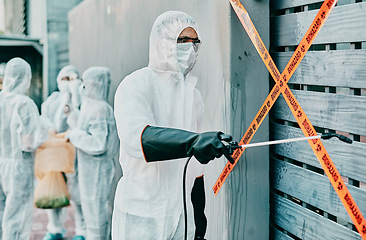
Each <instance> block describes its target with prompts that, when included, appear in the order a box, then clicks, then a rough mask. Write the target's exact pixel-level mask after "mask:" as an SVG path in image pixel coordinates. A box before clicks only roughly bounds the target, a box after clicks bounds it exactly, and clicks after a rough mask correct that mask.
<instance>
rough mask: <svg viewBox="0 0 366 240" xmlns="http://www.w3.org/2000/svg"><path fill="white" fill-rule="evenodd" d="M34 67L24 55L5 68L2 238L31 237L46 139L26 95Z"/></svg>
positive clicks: (0, 143)
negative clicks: (37, 170) (38, 155)
mask: <svg viewBox="0 0 366 240" xmlns="http://www.w3.org/2000/svg"><path fill="white" fill-rule="evenodd" d="M31 76H32V75H31V68H30V66H29V64H28V63H27V62H26V61H24V60H23V59H21V58H13V59H11V60H10V61H9V62H8V63H7V65H6V67H5V76H4V81H3V90H2V92H0V239H3V240H8V239H12V240H18V239H24V240H28V239H29V235H30V231H31V226H32V210H33V182H34V181H33V178H34V151H35V150H36V149H37V148H38V147H39V146H40V145H41V144H42V143H43V142H44V141H45V140H46V139H47V129H44V128H43V127H42V124H41V119H40V116H39V112H38V109H37V106H36V104H35V103H34V102H33V100H31V99H30V98H29V97H28V96H26V95H24V94H25V92H26V91H27V90H28V88H29V86H30V82H31Z"/></svg>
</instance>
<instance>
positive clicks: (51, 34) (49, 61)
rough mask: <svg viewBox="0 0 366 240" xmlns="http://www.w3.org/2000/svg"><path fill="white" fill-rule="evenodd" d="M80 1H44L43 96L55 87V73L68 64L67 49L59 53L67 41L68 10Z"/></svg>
mask: <svg viewBox="0 0 366 240" xmlns="http://www.w3.org/2000/svg"><path fill="white" fill-rule="evenodd" d="M43 1H44V0H43ZM81 1H82V0H63V1H58V0H47V1H45V2H46V13H45V15H46V19H47V30H46V31H47V37H46V40H45V48H46V49H47V50H46V51H47V52H45V61H46V66H45V69H46V72H45V73H44V76H45V78H46V82H47V84H48V86H45V87H46V89H45V91H44V95H45V97H46V96H47V95H49V94H51V93H52V92H53V91H55V90H56V89H57V82H56V77H57V74H58V72H59V71H60V70H61V68H62V67H64V66H65V65H67V64H68V51H67V50H66V56H62V57H61V58H60V56H59V55H60V54H65V50H64V46H65V45H67V41H68V33H69V29H68V12H69V11H70V10H71V9H72V8H73V7H75V6H76V5H77V4H78V3H80V2H81ZM65 42H66V44H65ZM60 49H62V50H60ZM65 58H66V60H65ZM60 60H61V61H60Z"/></svg>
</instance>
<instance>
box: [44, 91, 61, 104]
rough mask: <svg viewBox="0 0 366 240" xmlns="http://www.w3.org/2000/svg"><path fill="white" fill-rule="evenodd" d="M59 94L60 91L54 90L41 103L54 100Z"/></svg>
mask: <svg viewBox="0 0 366 240" xmlns="http://www.w3.org/2000/svg"><path fill="white" fill-rule="evenodd" d="M60 96H61V93H60V92H59V91H54V92H52V93H51V95H49V96H48V97H47V98H46V100H45V101H44V102H43V103H46V102H53V101H55V100H56V99H58V98H59V97H60Z"/></svg>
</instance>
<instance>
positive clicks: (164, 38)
mask: <svg viewBox="0 0 366 240" xmlns="http://www.w3.org/2000/svg"><path fill="white" fill-rule="evenodd" d="M187 27H191V28H193V29H194V30H195V31H196V32H197V35H198V38H199V34H198V30H197V25H196V22H195V21H194V20H193V19H192V17H191V16H189V15H188V14H186V13H184V12H179V11H168V12H165V13H163V14H161V15H160V16H159V17H158V18H157V19H156V20H155V23H154V25H153V27H152V30H151V34H150V52H149V67H151V68H154V69H156V70H158V71H162V72H180V69H179V66H178V59H177V39H178V37H179V35H180V33H181V32H182V31H183V30H184V29H185V28H187Z"/></svg>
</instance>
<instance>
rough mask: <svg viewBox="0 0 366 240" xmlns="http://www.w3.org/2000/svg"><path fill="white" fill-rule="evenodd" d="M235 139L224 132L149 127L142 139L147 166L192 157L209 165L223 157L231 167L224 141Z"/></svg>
mask: <svg viewBox="0 0 366 240" xmlns="http://www.w3.org/2000/svg"><path fill="white" fill-rule="evenodd" d="M231 139H232V137H231V136H230V135H226V134H223V133H222V132H205V133H193V132H188V131H184V130H180V129H174V128H162V127H152V126H147V127H146V128H145V130H144V131H143V133H142V135H141V143H142V149H143V152H144V156H145V159H146V161H147V162H155V161H162V160H169V159H177V158H183V157H189V156H195V158H196V159H197V160H198V161H199V162H200V163H202V164H207V163H208V162H209V161H211V160H213V159H214V158H219V157H221V156H222V155H223V154H224V155H225V156H226V157H227V158H228V160H229V161H230V162H231V163H234V159H233V158H232V157H231V156H230V153H229V148H227V147H226V146H225V145H224V144H223V143H222V141H226V142H230V141H231Z"/></svg>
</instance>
